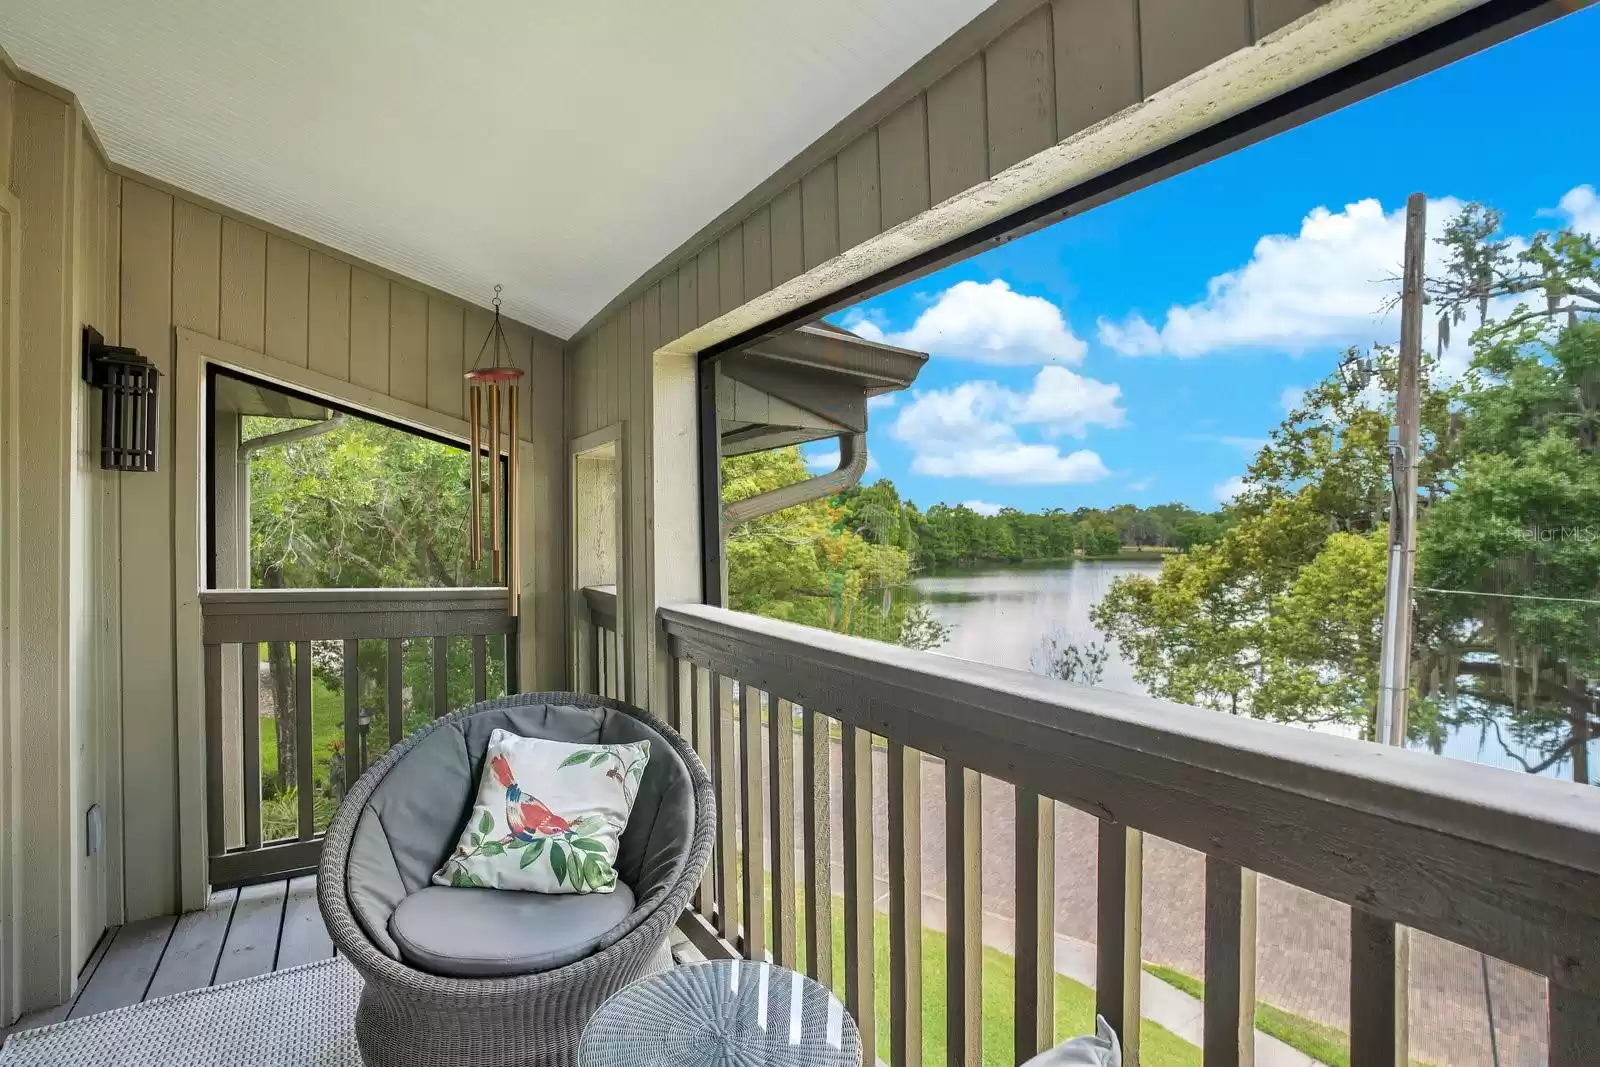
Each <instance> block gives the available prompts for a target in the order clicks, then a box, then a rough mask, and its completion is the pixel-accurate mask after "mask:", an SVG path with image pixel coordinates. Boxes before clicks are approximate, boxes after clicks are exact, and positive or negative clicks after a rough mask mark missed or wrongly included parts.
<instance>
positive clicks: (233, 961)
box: [212, 882, 288, 985]
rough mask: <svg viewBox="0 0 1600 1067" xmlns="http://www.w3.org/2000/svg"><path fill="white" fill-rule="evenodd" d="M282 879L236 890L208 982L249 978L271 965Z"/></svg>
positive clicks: (279, 916)
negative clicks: (236, 899)
mask: <svg viewBox="0 0 1600 1067" xmlns="http://www.w3.org/2000/svg"><path fill="white" fill-rule="evenodd" d="M287 885H288V883H286V882H263V883H262V884H260V885H248V886H245V887H244V888H243V889H241V890H239V902H238V903H237V904H235V905H234V907H233V922H232V923H231V924H230V925H229V926H228V939H227V941H226V942H225V943H224V944H223V946H222V958H221V959H219V960H217V973H216V977H215V978H213V979H212V984H214V985H220V984H221V983H223V982H232V981H235V980H237V979H240V978H253V977H254V976H256V975H258V974H266V973H267V972H268V971H270V970H272V969H273V965H274V964H275V963H277V960H278V932H279V931H280V930H282V929H283V903H284V899H285V897H286V892H285V891H286V888H287Z"/></svg>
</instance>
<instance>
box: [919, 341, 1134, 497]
mask: <svg viewBox="0 0 1600 1067" xmlns="http://www.w3.org/2000/svg"><path fill="white" fill-rule="evenodd" d="M1121 398H1122V390H1121V388H1120V387H1119V386H1116V385H1113V384H1110V383H1107V382H1100V381H1096V380H1094V379H1093V378H1085V377H1083V376H1082V375H1080V374H1075V373H1074V372H1072V371H1070V370H1067V369H1066V368H1065V367H1043V368H1041V369H1040V370H1039V373H1038V374H1036V375H1035V376H1034V379H1033V384H1032V386H1031V387H1030V388H1029V389H1028V390H1027V391H1025V392H1024V391H1019V390H1015V389H1008V388H1006V387H1005V386H1002V385H1000V384H999V383H997V382H991V381H967V382H962V383H961V384H959V385H957V386H954V387H952V388H950V389H933V390H929V391H927V392H919V393H916V394H914V395H913V397H912V399H911V401H910V403H908V404H906V406H905V407H904V408H902V409H901V411H900V414H899V416H898V417H897V418H896V419H895V421H894V425H893V426H892V428H891V430H890V432H891V433H892V434H893V435H894V437H895V439H896V440H898V441H901V442H903V443H904V444H906V445H907V446H909V447H910V448H911V449H912V451H913V453H914V455H913V458H912V461H911V469H912V470H913V471H916V472H917V473H919V474H928V475H933V476H935V477H947V478H955V477H969V478H984V479H988V480H991V481H995V482H1002V483H1007V484H1013V485H1018V484H1026V485H1058V484H1066V483H1071V482H1085V481H1093V480H1095V479H1097V478H1103V477H1105V476H1106V475H1107V474H1109V473H1110V472H1109V471H1108V470H1107V469H1106V467H1105V464H1104V463H1103V462H1101V460H1100V457H1099V455H1098V454H1096V453H1094V452H1090V451H1085V450H1079V451H1076V452H1072V453H1070V454H1063V453H1062V451H1061V450H1060V449H1059V448H1057V447H1056V446H1055V445H1050V444H1039V443H1027V442H1024V441H1023V440H1022V438H1021V437H1020V436H1019V435H1018V432H1017V431H1018V429H1020V428H1028V429H1033V430H1036V431H1038V432H1039V433H1041V434H1043V435H1044V436H1045V437H1047V438H1050V437H1060V436H1063V435H1065V436H1069V437H1077V438H1082V437H1084V436H1086V435H1087V433H1088V431H1089V428H1090V427H1094V426H1101V427H1115V426H1120V425H1122V423H1123V419H1124V412H1123V409H1122V406H1121Z"/></svg>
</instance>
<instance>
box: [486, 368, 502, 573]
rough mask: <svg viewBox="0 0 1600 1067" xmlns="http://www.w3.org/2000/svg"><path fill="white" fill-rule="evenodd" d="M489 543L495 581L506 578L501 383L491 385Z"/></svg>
mask: <svg viewBox="0 0 1600 1067" xmlns="http://www.w3.org/2000/svg"><path fill="white" fill-rule="evenodd" d="M489 524H490V527H491V528H490V531H489V544H490V545H491V546H492V551H493V556H492V560H493V565H492V569H491V572H490V573H491V574H492V575H493V580H494V581H495V582H499V581H502V580H503V578H504V575H503V573H502V572H501V570H500V385H499V383H498V382H496V383H493V384H491V385H490V386H489Z"/></svg>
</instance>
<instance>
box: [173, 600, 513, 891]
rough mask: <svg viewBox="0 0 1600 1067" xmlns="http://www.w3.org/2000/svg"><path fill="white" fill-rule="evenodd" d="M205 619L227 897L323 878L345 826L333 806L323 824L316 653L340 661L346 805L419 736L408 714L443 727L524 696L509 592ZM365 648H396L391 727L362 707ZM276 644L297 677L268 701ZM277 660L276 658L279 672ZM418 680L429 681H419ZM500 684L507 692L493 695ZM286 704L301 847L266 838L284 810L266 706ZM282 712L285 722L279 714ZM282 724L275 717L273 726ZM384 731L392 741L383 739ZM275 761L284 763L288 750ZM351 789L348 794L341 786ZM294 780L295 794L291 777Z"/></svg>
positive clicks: (234, 607) (389, 698)
mask: <svg viewBox="0 0 1600 1067" xmlns="http://www.w3.org/2000/svg"><path fill="white" fill-rule="evenodd" d="M200 607H201V614H202V616H203V618H204V635H203V642H204V663H205V709H206V760H207V763H206V779H207V780H206V819H207V835H208V839H209V841H210V853H211V859H210V877H211V882H212V884H213V885H217V886H226V885H233V884H238V883H241V882H248V881H255V880H260V879H264V878H269V877H279V876H283V875H286V874H291V873H296V872H301V871H305V870H308V869H310V868H313V867H315V866H316V863H317V859H318V856H319V855H320V853H321V848H322V836H321V835H322V831H323V829H324V828H325V824H326V818H325V815H326V814H328V813H331V809H332V806H333V804H332V799H333V798H328V801H327V802H325V803H321V804H320V809H321V811H322V814H320V815H319V801H320V800H321V799H322V798H319V796H318V793H317V788H316V784H315V783H316V764H317V761H318V760H319V759H324V758H325V757H328V756H329V753H326V752H323V753H319V752H316V751H314V737H315V736H316V726H317V725H322V726H323V727H324V729H326V728H327V726H328V725H329V724H328V723H327V722H326V721H323V722H321V723H318V722H317V721H316V720H315V719H314V704H315V700H314V686H313V672H312V666H313V660H314V659H315V656H314V654H313V647H314V645H318V644H322V645H323V647H324V648H327V647H328V645H326V644H323V643H324V642H328V643H332V645H333V646H334V647H336V648H337V650H338V653H339V656H338V660H337V662H339V668H338V673H339V681H340V685H339V689H340V704H341V707H342V711H341V712H339V713H338V714H339V720H338V722H337V724H335V730H334V732H335V733H336V739H337V740H338V742H339V745H338V748H339V753H338V756H339V760H338V762H339V765H340V771H339V773H338V774H334V773H333V769H332V766H331V765H330V773H329V774H328V776H327V779H326V782H327V783H328V786H329V787H331V788H333V789H336V790H337V792H338V794H339V795H342V792H343V785H344V784H345V782H350V781H354V780H355V777H356V776H357V775H359V774H360V773H361V772H362V771H363V770H365V769H366V765H367V763H369V762H371V761H372V759H374V758H376V756H377V755H378V754H380V753H381V751H383V750H386V749H387V748H388V747H389V746H390V745H393V744H396V743H398V742H399V741H400V739H401V738H402V737H404V736H405V734H406V732H407V729H406V719H407V715H406V711H407V709H408V708H409V709H410V711H411V713H412V716H413V717H416V716H417V715H422V716H424V717H426V716H429V715H431V716H432V717H434V718H437V717H438V716H440V715H444V714H445V713H447V712H449V711H450V710H452V709H453V708H455V707H459V706H462V705H464V704H466V703H468V702H469V701H472V700H482V699H484V698H485V697H488V696H499V695H501V692H500V691H499V690H503V691H505V692H516V691H517V664H516V656H515V655H514V654H510V655H507V654H505V650H507V649H509V650H512V651H513V653H514V647H515V636H514V635H515V633H516V622H517V621H516V619H515V618H513V617H512V616H511V615H510V614H509V612H508V611H507V603H506V592H505V590H503V589H493V588H474V589H281V590H280V589H252V590H221V591H216V592H204V593H201V594H200ZM497 636H498V637H501V638H502V639H503V640H501V641H497V642H496V644H498V645H499V646H500V655H499V656H498V657H497V658H498V660H499V662H498V664H495V665H494V666H497V667H498V669H497V670H491V666H492V665H491V659H490V657H491V649H490V640H491V639H492V638H495V637H497ZM365 641H373V642H384V643H385V651H384V655H383V662H384V668H383V670H384V676H383V678H384V684H383V699H382V705H383V709H384V710H383V715H382V717H381V719H380V718H379V717H378V716H376V715H374V714H373V713H372V710H371V709H369V708H363V707H362V704H361V693H362V684H361V683H362V675H361V664H360V658H361V657H360V653H361V645H362V643H363V642H365ZM419 641H425V642H427V647H426V649H418V648H416V647H415V644H416V642H419ZM452 641H465V642H470V647H471V668H470V674H471V682H470V685H471V692H470V693H469V692H467V691H466V684H465V683H464V682H463V683H461V684H459V685H458V687H457V689H458V691H456V692H454V693H453V692H452V691H451V687H450V670H449V663H450V651H451V642H452ZM264 643H265V644H267V645H268V647H269V649H271V648H272V647H273V646H277V650H280V651H281V658H278V660H277V662H276V663H275V664H274V666H276V668H278V669H279V670H280V671H281V672H282V673H283V674H284V677H283V678H281V679H279V683H280V684H279V685H277V686H269V687H268V688H267V693H266V694H263V691H262V690H263V679H262V674H263V671H262V662H263V661H262V655H261V646H262V645H263V644H264ZM408 643H410V644H411V646H412V649H413V651H414V652H421V653H422V655H420V656H416V657H414V662H415V663H416V665H417V668H418V669H420V672H421V675H422V678H423V680H424V681H425V682H426V688H427V690H428V691H429V695H428V701H429V703H430V706H428V707H423V706H421V705H420V703H419V702H420V701H421V700H422V693H421V692H412V691H411V690H412V687H411V685H409V684H408V682H407V678H406V672H405V670H404V666H405V658H406V650H407V646H408ZM457 652H458V657H460V656H464V655H465V653H464V652H462V651H461V650H460V649H459V648H458V649H457ZM272 659H273V657H272V656H271V655H270V654H269V662H270V661H271V660H272ZM230 660H231V662H232V664H237V672H236V673H235V672H234V671H233V670H231V669H229V668H225V666H224V665H225V664H229V663H230ZM330 661H332V657H330ZM458 662H460V660H459V658H458ZM291 664H292V666H291ZM230 666H231V664H230ZM268 673H269V674H270V669H269V672H268ZM412 673H413V676H415V675H416V674H417V670H414V671H413V672H412ZM458 673H459V672H458ZM491 678H495V679H497V680H498V681H499V682H500V685H499V686H498V687H496V686H492V685H491ZM291 683H292V684H291ZM417 688H419V689H420V688H422V686H421V685H420V684H419V685H418V687H417ZM491 689H496V690H497V691H494V692H490V690H491ZM274 690H276V691H278V692H282V693H283V694H284V695H285V696H286V697H287V698H288V707H290V708H292V710H293V723H292V729H291V730H289V731H288V734H287V737H286V739H288V740H291V743H292V745H293V752H294V759H293V779H294V781H295V783H296V787H295V790H294V793H293V795H292V799H293V804H294V812H293V817H292V821H293V824H294V828H293V830H292V831H291V832H289V833H288V834H287V836H276V837H275V836H274V835H272V834H270V833H264V832H263V819H262V805H263V801H264V800H265V801H267V802H269V803H270V802H271V801H272V799H273V798H272V797H264V795H263V790H262V748H263V746H262V736H261V728H262V711H263V704H262V702H263V700H264V699H273V697H272V693H273V692H274ZM271 710H272V711H273V712H274V713H276V711H277V710H278V709H271ZM233 716H237V718H236V719H234V718H232V717H233ZM277 718H278V716H277V715H276V714H274V716H273V719H272V720H269V722H275V721H276V720H277ZM284 718H287V716H284ZM230 719H231V720H232V721H229V720H230ZM374 725H377V726H378V727H379V729H380V730H381V736H377V737H371V738H369V737H368V733H369V731H370V730H371V729H372V728H373V727H374ZM330 747H331V746H330ZM273 748H274V750H275V751H277V752H279V753H282V749H281V748H279V747H277V738H274V739H273ZM284 762H285V763H287V762H288V761H287V760H285V761H284ZM235 776H236V777H235ZM339 777H342V778H343V781H337V782H336V781H334V779H335V778H339ZM281 780H285V781H286V780H287V776H282V777H281ZM289 796H290V794H288V793H287V792H286V791H285V792H284V793H282V794H280V795H279V796H278V800H279V802H280V803H281V802H282V801H284V800H287V799H289Z"/></svg>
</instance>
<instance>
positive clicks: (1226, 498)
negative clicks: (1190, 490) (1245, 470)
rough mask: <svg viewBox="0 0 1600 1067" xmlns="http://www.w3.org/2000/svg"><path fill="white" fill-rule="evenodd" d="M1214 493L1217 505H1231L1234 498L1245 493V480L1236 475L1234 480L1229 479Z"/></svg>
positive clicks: (1216, 488)
mask: <svg viewBox="0 0 1600 1067" xmlns="http://www.w3.org/2000/svg"><path fill="white" fill-rule="evenodd" d="M1212 492H1213V493H1215V494H1216V495H1217V503H1219V504H1231V503H1233V499H1234V497H1236V496H1238V495H1239V494H1240V493H1242V492H1244V479H1243V478H1242V477H1240V476H1238V475H1234V476H1233V477H1232V478H1229V479H1228V480H1227V481H1225V482H1223V483H1222V484H1220V485H1218V486H1216V487H1214V488H1213V489H1212Z"/></svg>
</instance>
